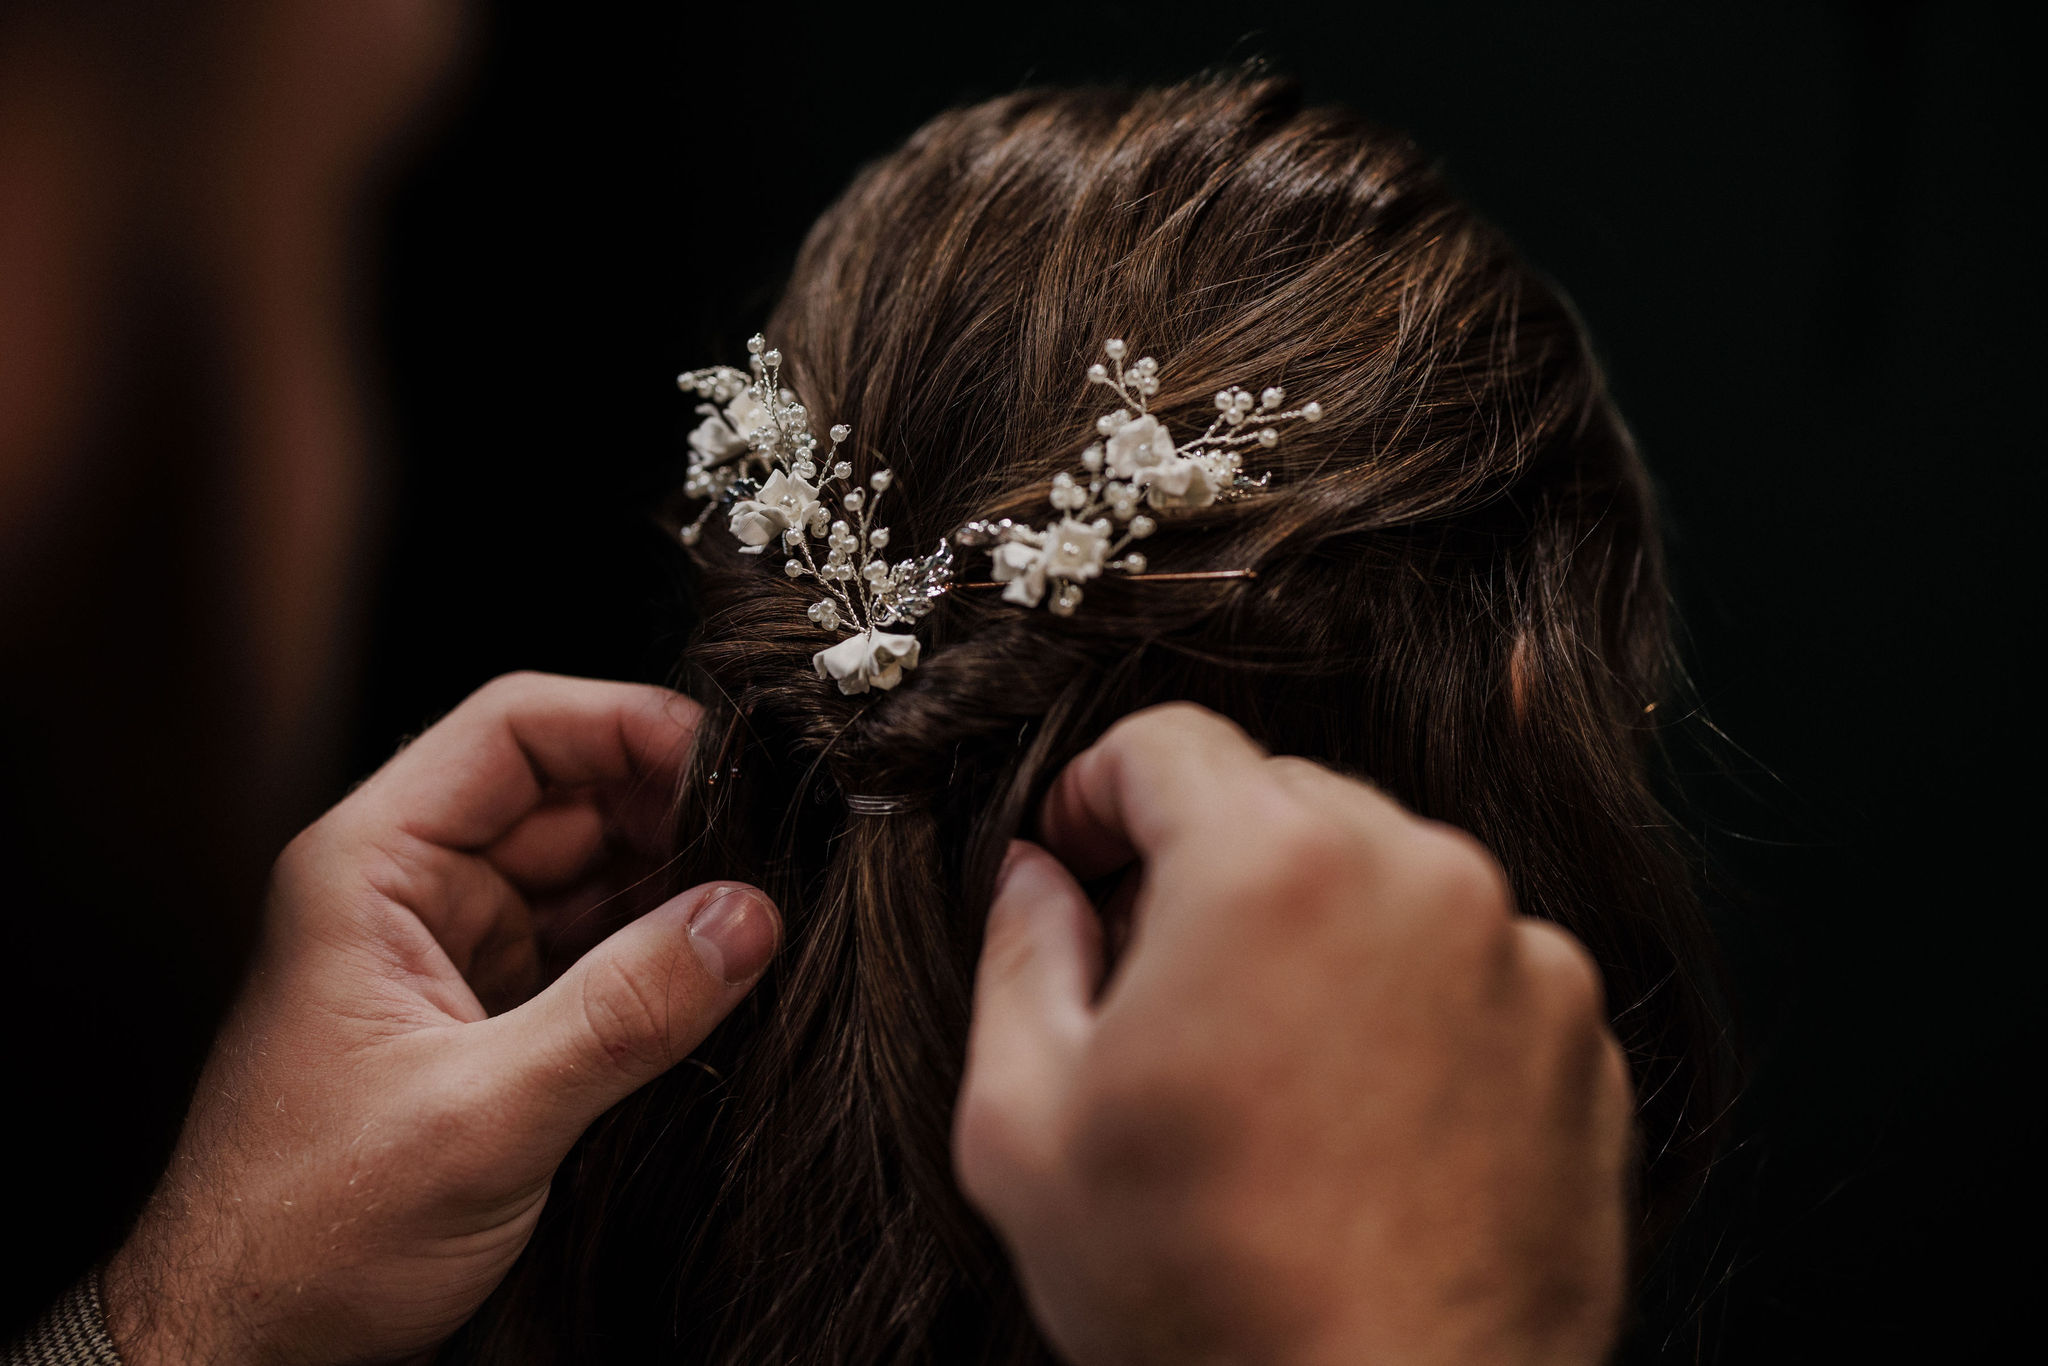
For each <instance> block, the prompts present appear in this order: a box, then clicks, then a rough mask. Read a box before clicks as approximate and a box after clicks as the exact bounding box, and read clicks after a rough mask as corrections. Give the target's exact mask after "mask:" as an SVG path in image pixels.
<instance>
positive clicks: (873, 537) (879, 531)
mask: <svg viewBox="0 0 2048 1366" xmlns="http://www.w3.org/2000/svg"><path fill="white" fill-rule="evenodd" d="M868 544H869V545H871V546H873V547H874V548H875V549H877V550H886V549H888V547H889V528H887V527H885V526H878V527H876V528H875V529H874V530H873V531H870V532H869V533H868Z"/></svg>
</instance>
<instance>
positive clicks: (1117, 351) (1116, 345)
mask: <svg viewBox="0 0 2048 1366" xmlns="http://www.w3.org/2000/svg"><path fill="white" fill-rule="evenodd" d="M1102 349H1103V351H1104V352H1106V353H1107V354H1108V356H1109V358H1110V359H1111V360H1122V359H1123V358H1124V344H1123V339H1122V338H1120V337H1111V338H1110V339H1109V340H1108V341H1106V342H1104V343H1103V344H1102Z"/></svg>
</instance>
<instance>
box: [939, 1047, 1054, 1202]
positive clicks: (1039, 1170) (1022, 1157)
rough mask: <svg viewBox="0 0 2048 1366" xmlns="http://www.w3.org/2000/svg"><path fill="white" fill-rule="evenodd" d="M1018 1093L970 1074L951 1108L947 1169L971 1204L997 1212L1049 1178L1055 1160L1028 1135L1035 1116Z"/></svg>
mask: <svg viewBox="0 0 2048 1366" xmlns="http://www.w3.org/2000/svg"><path fill="white" fill-rule="evenodd" d="M1022 1100H1023V1098H1022V1097H1021V1096H1018V1095H1015V1094H1013V1093H1012V1092H1011V1091H1008V1090H1006V1089H1005V1088H1003V1087H1001V1086H999V1085H996V1084H992V1083H991V1082H989V1081H988V1080H987V1079H986V1078H985V1077H978V1076H975V1075H972V1074H970V1076H969V1079H968V1083H967V1085H966V1087H965V1088H964V1089H963V1090H962V1091H961V1093H960V1102H959V1104H958V1106H957V1107H955V1109H954V1112H953V1171H954V1175H955V1176H956V1177H957V1178H958V1179H959V1182H960V1189H961V1191H962V1192H963V1193H964V1194H965V1195H966V1196H967V1198H968V1200H969V1201H970V1202H972V1203H973V1204H974V1205H975V1207H976V1208H978V1209H982V1210H987V1211H991V1212H994V1211H999V1210H1001V1209H1002V1208H1004V1207H1006V1206H1007V1205H1009V1204H1010V1203H1011V1202H1012V1201H1014V1200H1016V1199H1018V1198H1019V1197H1020V1196H1023V1197H1028V1196H1029V1195H1030V1194H1031V1193H1032V1192H1034V1191H1036V1190H1038V1189H1040V1188H1042V1187H1043V1186H1044V1185H1046V1184H1047V1183H1048V1181H1049V1180H1050V1179H1051V1177H1052V1173H1053V1169H1054V1167H1055V1165H1056V1164H1055V1163H1054V1161H1053V1160H1052V1158H1051V1155H1050V1153H1048V1152H1047V1150H1046V1147H1045V1145H1044V1144H1043V1143H1041V1142H1034V1141H1033V1138H1032V1135H1033V1133H1034V1129H1035V1126H1036V1116H1035V1114H1034V1113H1033V1112H1031V1111H1030V1110H1028V1109H1027V1108H1026V1107H1025V1105H1024V1104H1023V1103H1022Z"/></svg>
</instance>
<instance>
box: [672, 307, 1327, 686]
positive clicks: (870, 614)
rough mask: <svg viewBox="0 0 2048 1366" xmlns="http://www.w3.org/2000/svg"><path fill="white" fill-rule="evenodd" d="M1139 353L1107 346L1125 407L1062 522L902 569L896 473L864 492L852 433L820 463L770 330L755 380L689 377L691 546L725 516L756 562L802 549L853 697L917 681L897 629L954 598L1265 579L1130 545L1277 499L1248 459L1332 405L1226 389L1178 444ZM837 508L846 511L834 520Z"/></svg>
mask: <svg viewBox="0 0 2048 1366" xmlns="http://www.w3.org/2000/svg"><path fill="white" fill-rule="evenodd" d="M1128 349H1129V348H1128V347H1126V345H1125V344H1124V343H1123V342H1122V341H1120V340H1115V339H1112V340H1110V341H1107V342H1104V343H1103V351H1104V353H1105V354H1106V355H1107V356H1108V357H1109V361H1110V363H1109V364H1108V365H1103V364H1100V363H1097V364H1094V365H1091V366H1089V367H1088V379H1089V381H1090V382H1091V383H1094V384H1100V385H1103V386H1105V387H1107V388H1109V389H1110V390H1112V391H1113V392H1114V393H1115V394H1116V395H1117V397H1118V398H1119V399H1121V400H1122V401H1123V404H1124V406H1122V407H1120V408H1118V409H1117V410H1116V411H1115V412H1112V413H1106V414H1104V415H1103V416H1102V417H1100V418H1098V419H1096V423H1095V429H1096V431H1097V433H1098V434H1099V435H1100V436H1101V437H1102V439H1101V440H1100V441H1097V442H1095V443H1093V444H1092V445H1090V446H1089V447H1088V448H1087V449H1086V450H1084V451H1082V452H1081V472H1080V474H1079V476H1078V477H1077V476H1076V475H1075V474H1073V473H1071V472H1062V473H1060V474H1058V475H1055V476H1054V477H1053V481H1052V489H1051V494H1050V501H1051V503H1052V506H1053V508H1054V510H1055V511H1057V512H1058V513H1059V514H1060V515H1059V517H1058V518H1057V519H1056V520H1054V521H1052V522H1050V523H1048V524H1047V525H1045V526H1043V527H1031V526H1025V525H1021V524H1019V523H1017V522H1014V521H1012V520H1011V519H1009V518H1007V517H1006V518H1003V519H1001V520H999V521H976V522H969V523H968V524H967V525H966V526H963V527H961V528H960V529H959V530H957V531H955V532H954V533H953V535H952V536H951V537H950V538H948V539H947V540H942V541H940V542H939V546H938V549H937V550H935V551H933V552H932V553H931V554H929V555H925V556H922V557H914V558H911V559H906V560H899V561H897V562H896V563H895V564H893V565H892V564H890V563H889V562H888V560H887V558H886V557H885V556H884V554H883V552H884V551H885V550H886V549H887V548H888V545H889V529H888V528H887V527H885V526H881V525H878V523H877V519H876V512H877V510H878V508H879V507H880V505H881V501H882V497H883V495H884V494H886V493H887V492H888V491H889V488H890V485H891V483H892V482H893V481H894V477H895V476H894V475H893V474H892V473H891V472H890V471H889V469H888V468H886V467H883V468H879V469H876V470H875V471H874V472H873V473H871V474H870V475H869V476H868V481H867V485H868V486H867V488H866V489H862V488H859V487H857V486H856V485H855V484H854V482H853V465H852V464H851V463H850V462H848V461H845V460H841V459H840V458H839V449H840V447H841V446H842V445H843V444H844V443H845V442H846V439H847V438H848V437H849V436H850V435H851V434H852V433H851V432H850V431H849V429H848V428H847V427H846V426H845V425H844V424H843V423H842V424H840V425H837V426H834V427H833V428H832V429H831V431H830V433H829V436H830V440H831V445H830V446H828V447H827V448H826V449H825V451H824V453H823V455H822V456H821V455H820V454H819V452H818V438H817V436H816V435H815V434H814V433H813V432H812V431H811V425H810V414H809V413H808V412H807V411H806V410H805V408H804V406H803V404H801V403H799V402H798V401H797V397H796V395H795V394H794V393H793V392H791V391H790V390H788V389H785V388H783V387H782V353H781V352H779V351H775V350H771V349H768V348H767V346H766V344H765V343H764V342H763V340H762V339H761V338H760V337H759V336H756V337H754V338H753V339H752V340H751V341H749V342H748V343H747V350H748V351H749V352H750V353H751V358H750V360H749V362H748V368H747V369H746V370H744V371H742V370H735V369H733V368H732V367H731V366H727V365H720V366H714V367H712V368H710V369H708V370H692V371H689V372H688V373H686V374H683V375H680V376H678V377H677V380H676V383H677V384H678V385H679V386H680V387H681V388H682V389H683V391H684V392H685V393H694V394H695V395H697V397H698V398H700V399H703V400H705V401H704V402H702V403H700V404H698V406H697V411H698V412H699V413H700V414H702V415H703V419H704V420H703V421H702V422H700V423H699V424H698V425H697V427H696V429H695V430H694V431H692V432H691V433H690V466H689V473H688V475H687V477H686V478H685V479H684V481H683V492H684V493H685V494H686V495H688V496H690V497H692V498H697V499H701V500H703V502H704V507H703V509H702V510H701V511H700V512H699V513H698V514H697V517H696V518H695V520H693V521H692V522H690V523H689V524H688V525H686V526H684V527H683V528H682V531H681V535H682V540H683V543H684V544H685V545H695V544H696V543H697V542H698V541H699V540H701V539H702V537H703V533H704V526H705V524H706V523H707V522H709V521H710V519H711V517H712V516H713V515H714V514H715V513H717V512H719V511H721V510H723V511H725V512H726V513H727V515H728V519H729V520H728V526H729V528H730V530H731V532H732V534H733V537H734V538H735V539H736V540H738V541H739V542H740V553H741V554H743V555H760V554H764V553H766V552H767V551H768V550H769V549H770V548H771V547H775V546H779V547H780V548H781V550H783V551H784V552H785V555H786V557H785V558H784V560H783V563H782V572H783V573H785V574H787V575H788V576H789V577H790V578H792V579H809V580H811V581H812V582H814V583H816V584H817V585H818V586H819V587H820V588H821V589H823V590H824V593H825V596H823V597H821V598H819V599H818V600H817V601H816V602H814V603H812V604H811V608H810V618H811V620H812V621H813V622H815V623H816V624H817V625H818V626H820V627H821V628H823V629H824V630H827V631H844V632H846V633H847V636H846V639H844V640H842V641H840V642H839V643H838V644H837V645H834V646H831V647H829V648H827V649H823V650H820V651H818V652H817V653H816V654H814V655H812V656H811V665H812V667H813V668H814V669H815V670H816V671H817V674H818V677H819V678H820V679H826V678H830V679H832V680H834V681H835V682H837V683H838V685H839V690H840V691H841V692H843V693H864V692H867V691H868V690H869V689H871V688H874V689H882V690H885V691H886V690H887V689H890V688H894V687H895V686H896V685H897V684H898V683H900V682H902V681H903V675H904V673H905V671H906V670H909V669H914V668H916V667H917V662H918V656H919V646H918V641H917V638H916V637H915V636H913V635H910V634H908V633H904V632H890V631H887V630H885V629H884V628H885V627H889V626H898V625H902V626H911V625H915V624H916V623H917V622H918V621H919V620H921V619H922V618H923V617H924V616H925V615H926V614H927V613H929V612H930V611H931V610H932V605H933V603H934V602H935V601H936V600H937V599H938V598H939V597H940V596H941V595H942V594H944V593H945V592H947V591H948V590H949V589H954V588H997V587H1000V588H1001V589H1002V590H1003V597H1004V599H1005V600H1006V601H1009V602H1014V603H1019V604H1022V605H1023V606H1026V607H1036V606H1038V605H1039V604H1040V603H1041V602H1045V601H1046V594H1047V590H1048V588H1050V590H1051V601H1050V602H1049V603H1048V604H1047V605H1048V606H1049V608H1050V610H1051V611H1053V612H1054V613H1056V614H1058V615H1060V616H1066V615H1069V614H1071V613H1072V612H1073V611H1074V609H1075V608H1076V607H1078V606H1080V604H1081V596H1082V589H1081V585H1082V584H1083V583H1085V582H1087V581H1088V580H1090V579H1094V578H1097V577H1099V576H1100V575H1101V574H1102V573H1103V572H1104V571H1105V570H1113V571H1116V572H1118V573H1122V574H1125V575H1127V576H1129V577H1131V578H1134V579H1150V580H1183V579H1224V578H1248V577H1250V576H1251V575H1252V571H1251V570H1249V569H1222V570H1194V571H1187V572H1181V573H1170V574H1153V573H1148V572H1146V560H1145V556H1144V555H1143V554H1142V553H1140V552H1138V551H1135V550H1132V549H1131V548H1130V547H1131V544H1132V542H1134V541H1140V540H1143V539H1144V538H1146V537H1147V536H1150V535H1152V534H1153V532H1154V531H1156V530H1157V529H1158V524H1157V523H1156V522H1155V521H1154V519H1153V518H1152V517H1151V516H1150V515H1149V514H1148V513H1146V512H1141V511H1140V510H1139V509H1140V507H1141V505H1142V506H1144V507H1148V508H1150V509H1153V510H1155V511H1157V510H1163V509H1174V508H1204V507H1208V506H1210V505H1211V504H1213V503H1216V502H1219V501H1222V500H1227V499H1232V498H1237V497H1241V496H1242V495H1244V494H1245V493H1247V492H1250V491H1252V490H1256V489H1263V488H1264V487H1265V486H1266V481H1267V476H1266V475H1263V474H1261V475H1259V476H1258V477H1256V478H1253V477H1252V476H1250V475H1247V474H1246V473H1245V471H1244V456H1243V451H1244V450H1245V449H1246V448H1247V447H1250V446H1254V445H1256V446H1260V447H1264V448H1266V449H1271V448H1272V447H1274V446H1276V445H1278V444H1279V440H1280V433H1279V430H1278V429H1279V427H1280V425H1281V424H1283V423H1287V422H1292V421H1296V420H1300V421H1303V422H1314V421H1316V420H1317V419H1318V418H1320V417H1321V416H1322V415H1323V410H1322V405H1321V404H1318V403H1306V404H1303V405H1302V406H1301V407H1299V408H1294V409H1290V410H1286V411H1282V409H1281V405H1282V404H1283V403H1284V402H1285V401H1286V394H1285V393H1284V392H1283V391H1282V390H1281V389H1280V388H1279V386H1277V385H1275V386H1273V387H1270V388H1267V389H1265V390H1264V391H1262V392H1261V393H1260V394H1259V395H1258V396H1257V397H1256V398H1255V397H1254V396H1253V395H1252V393H1251V391H1250V390H1248V389H1245V388H1242V387H1240V386H1236V385H1233V386H1231V387H1230V388H1228V389H1225V390H1223V391H1222V392H1220V393H1218V394H1217V395H1216V417H1215V419H1214V420H1213V421H1211V422H1210V424H1209V427H1208V430H1207V431H1205V432H1203V433H1202V434H1201V435H1200V436H1198V437H1195V438H1194V439H1193V440H1191V441H1187V442H1185V443H1182V444H1180V445H1176V444H1174V440H1173V437H1172V435H1171V434H1170V433H1169V432H1168V431H1167V429H1166V426H1165V424H1164V423H1162V422H1160V420H1159V419H1158V418H1157V417H1155V416H1154V415H1153V414H1152V413H1151V412H1150V411H1148V409H1147V400H1149V399H1150V398H1152V397H1153V396H1154V395H1156V394H1157V393H1158V392H1159V387H1160V386H1159V363H1158V362H1157V361H1155V360H1154V359H1152V357H1150V356H1142V357H1140V358H1139V359H1137V360H1136V361H1133V362H1132V363H1131V364H1130V365H1125V364H1124V356H1125V355H1126V354H1127V352H1128ZM821 471H822V473H821ZM833 502H836V503H837V504H838V506H839V508H840V509H842V510H843V511H844V513H845V516H843V517H835V516H834V514H833V511H832V509H831V507H830V504H832V503H833ZM955 544H958V545H962V546H982V547H987V548H988V551H989V560H990V564H991V575H992V578H991V581H990V582H986V583H955V582H954V581H953V549H952V548H953V545H955ZM820 546H822V547H823V549H824V558H823V559H822V561H821V560H820V559H819V558H818V554H817V550H818V547H820Z"/></svg>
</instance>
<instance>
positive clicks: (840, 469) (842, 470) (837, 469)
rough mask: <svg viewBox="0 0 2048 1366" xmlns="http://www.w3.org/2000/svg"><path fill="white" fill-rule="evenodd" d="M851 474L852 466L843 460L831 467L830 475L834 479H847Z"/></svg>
mask: <svg viewBox="0 0 2048 1366" xmlns="http://www.w3.org/2000/svg"><path fill="white" fill-rule="evenodd" d="M852 475H853V466H851V465H849V464H847V463H846V462H845V461H844V460H842V461H840V462H839V463H838V464H836V465H834V466H833V467H832V477H833V478H834V479H847V478H850V477H852Z"/></svg>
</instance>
